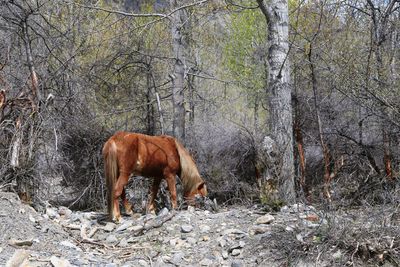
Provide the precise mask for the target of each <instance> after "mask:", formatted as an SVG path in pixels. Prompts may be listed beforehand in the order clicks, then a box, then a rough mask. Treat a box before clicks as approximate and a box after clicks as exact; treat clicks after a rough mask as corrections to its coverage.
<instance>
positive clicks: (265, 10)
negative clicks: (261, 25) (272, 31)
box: [257, 0, 272, 25]
mask: <svg viewBox="0 0 400 267" xmlns="http://www.w3.org/2000/svg"><path fill="white" fill-rule="evenodd" d="M257 3H258V7H259V8H260V9H261V12H262V13H263V14H264V16H265V18H266V19H267V24H268V25H269V24H270V21H271V18H272V13H271V11H270V10H269V9H268V8H267V6H266V5H265V3H264V0H257Z"/></svg>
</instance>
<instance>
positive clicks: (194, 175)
mask: <svg viewBox="0 0 400 267" xmlns="http://www.w3.org/2000/svg"><path fill="white" fill-rule="evenodd" d="M175 146H176V149H177V151H178V154H179V159H180V165H181V174H180V177H181V180H182V184H183V190H184V191H185V193H190V192H191V191H193V190H194V189H195V188H196V187H197V186H198V185H199V184H201V183H204V181H203V179H202V178H201V176H200V173H199V171H198V169H197V166H196V164H195V163H194V160H193V158H192V156H190V154H189V152H188V151H187V150H186V149H185V148H184V147H183V145H182V144H181V143H180V142H178V140H176V139H175Z"/></svg>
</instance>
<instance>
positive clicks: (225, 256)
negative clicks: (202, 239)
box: [221, 250, 229, 260]
mask: <svg viewBox="0 0 400 267" xmlns="http://www.w3.org/2000/svg"><path fill="white" fill-rule="evenodd" d="M221 254H222V258H223V259H224V260H226V259H227V258H228V257H229V254H228V251H226V250H223V251H222V253H221Z"/></svg>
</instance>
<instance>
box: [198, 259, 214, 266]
mask: <svg viewBox="0 0 400 267" xmlns="http://www.w3.org/2000/svg"><path fill="white" fill-rule="evenodd" d="M212 264H213V261H212V260H211V259H208V258H205V259H202V260H201V261H200V265H201V266H211V265H212Z"/></svg>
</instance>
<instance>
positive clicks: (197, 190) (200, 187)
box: [185, 181, 207, 205]
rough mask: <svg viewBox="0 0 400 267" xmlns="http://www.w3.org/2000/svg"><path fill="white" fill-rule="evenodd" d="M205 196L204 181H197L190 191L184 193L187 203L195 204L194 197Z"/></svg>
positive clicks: (205, 186)
mask: <svg viewBox="0 0 400 267" xmlns="http://www.w3.org/2000/svg"><path fill="white" fill-rule="evenodd" d="M206 196H207V185H206V183H205V182H204V181H202V182H200V183H198V184H197V185H196V186H195V187H194V188H193V189H192V191H190V192H188V193H186V195H185V199H186V201H187V202H188V204H189V205H195V203H196V198H198V197H201V198H204V197H206Z"/></svg>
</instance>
